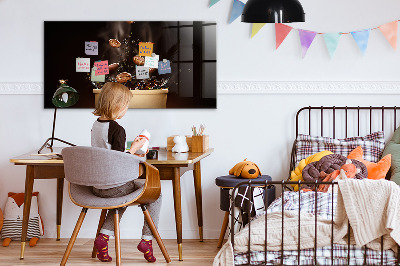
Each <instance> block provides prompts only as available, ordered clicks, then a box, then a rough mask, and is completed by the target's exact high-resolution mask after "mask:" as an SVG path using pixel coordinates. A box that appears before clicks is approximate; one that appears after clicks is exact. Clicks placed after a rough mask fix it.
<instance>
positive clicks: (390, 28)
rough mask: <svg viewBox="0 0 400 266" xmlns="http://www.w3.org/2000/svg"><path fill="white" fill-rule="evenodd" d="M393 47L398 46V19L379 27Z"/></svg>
mask: <svg viewBox="0 0 400 266" xmlns="http://www.w3.org/2000/svg"><path fill="white" fill-rule="evenodd" d="M378 28H379V29H380V31H381V32H382V33H383V35H384V36H385V38H386V39H387V40H388V42H389V43H390V45H391V46H392V47H393V49H395V50H396V48H397V20H396V21H393V22H389V23H386V24H384V25H381V26H379V27H378Z"/></svg>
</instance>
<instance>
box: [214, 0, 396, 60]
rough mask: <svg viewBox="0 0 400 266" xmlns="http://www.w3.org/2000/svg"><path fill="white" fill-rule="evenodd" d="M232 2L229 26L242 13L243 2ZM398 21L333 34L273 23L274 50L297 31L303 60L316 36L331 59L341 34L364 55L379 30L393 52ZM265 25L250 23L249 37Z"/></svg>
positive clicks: (240, 0)
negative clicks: (371, 38)
mask: <svg viewBox="0 0 400 266" xmlns="http://www.w3.org/2000/svg"><path fill="white" fill-rule="evenodd" d="M219 1H220V0H210V2H209V7H212V6H213V5H215V4H216V3H218V2H219ZM231 1H232V9H231V13H230V16H229V20H228V22H229V24H231V23H232V22H233V21H235V20H236V19H237V18H238V17H240V15H241V13H242V12H243V9H244V6H245V3H243V2H242V1H243V0H231ZM399 21H400V20H395V21H392V22H389V23H386V24H383V25H380V26H377V27H374V28H369V29H365V30H360V31H351V32H334V33H324V32H314V31H309V30H303V29H298V28H293V27H290V26H288V25H285V24H281V23H275V41H276V46H275V49H278V48H279V47H280V45H281V44H282V43H283V41H284V40H285V39H286V37H287V36H288V35H289V33H290V32H291V31H292V30H298V31H299V36H300V43H301V53H302V57H303V58H304V57H305V55H306V54H307V51H308V49H309V48H310V46H311V44H312V42H313V41H314V39H315V37H316V35H317V34H320V35H322V36H323V38H324V41H325V44H326V47H327V50H328V53H329V56H330V57H331V58H333V56H334V54H335V52H336V49H337V47H338V45H339V41H340V37H341V36H342V35H343V34H351V35H352V36H353V39H354V41H355V42H356V44H357V46H358V47H359V49H360V51H361V53H362V54H363V55H365V53H366V50H367V47H368V41H369V36H370V33H371V30H378V29H379V30H380V31H381V32H382V34H383V36H385V38H386V40H387V41H388V42H389V44H390V45H391V46H392V48H393V49H394V50H396V49H397V31H398V22H399ZM265 24H266V23H252V28H251V37H250V38H253V37H254V36H255V35H256V34H257V33H258V32H259V31H260V30H261V28H262V27H264V25H265Z"/></svg>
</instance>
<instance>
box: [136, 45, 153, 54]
mask: <svg viewBox="0 0 400 266" xmlns="http://www.w3.org/2000/svg"><path fill="white" fill-rule="evenodd" d="M152 53H153V43H152V42H140V43H139V56H151V54H152Z"/></svg>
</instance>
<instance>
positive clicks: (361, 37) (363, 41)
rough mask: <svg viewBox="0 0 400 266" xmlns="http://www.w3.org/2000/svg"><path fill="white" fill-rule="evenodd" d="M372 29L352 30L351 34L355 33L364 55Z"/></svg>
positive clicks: (354, 36)
mask: <svg viewBox="0 0 400 266" xmlns="http://www.w3.org/2000/svg"><path fill="white" fill-rule="evenodd" d="M370 31H371V29H366V30H360V31H352V32H351V35H353V38H354V40H355V41H356V43H357V45H358V47H359V48H360V50H361V53H362V54H363V55H364V54H365V51H366V50H367V46H368V39H369V33H370Z"/></svg>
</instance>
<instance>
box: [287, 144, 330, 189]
mask: <svg viewBox="0 0 400 266" xmlns="http://www.w3.org/2000/svg"><path fill="white" fill-rule="evenodd" d="M329 154H332V152H331V151H321V152H318V153H316V154H313V155H311V156H308V157H307V158H306V159H303V160H301V161H300V163H299V164H298V165H297V167H296V168H295V169H294V170H293V171H292V172H291V173H290V178H289V180H290V181H299V180H303V177H302V172H303V169H304V167H306V165H308V164H309V163H312V162H316V161H319V160H320V159H321V158H322V157H324V156H326V155H329ZM291 186H292V187H293V188H294V191H297V190H298V185H291Z"/></svg>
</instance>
